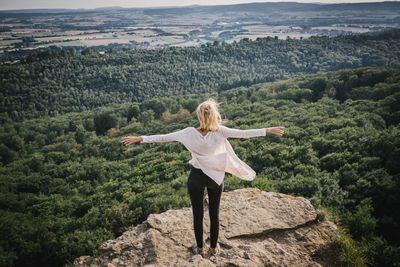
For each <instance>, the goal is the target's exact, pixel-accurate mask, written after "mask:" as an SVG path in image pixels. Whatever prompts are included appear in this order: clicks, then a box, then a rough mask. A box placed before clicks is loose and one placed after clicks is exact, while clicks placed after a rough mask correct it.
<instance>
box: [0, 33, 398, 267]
mask: <svg viewBox="0 0 400 267" xmlns="http://www.w3.org/2000/svg"><path fill="white" fill-rule="evenodd" d="M352 38H355V37H349V39H347V38H344V37H342V43H341V45H338V43H330V42H327V43H326V46H330V47H331V49H335V50H336V49H339V48H340V47H341V48H342V49H343V48H344V46H345V43H346V42H348V43H347V45H348V48H350V47H354V49H360V50H362V49H365V50H364V52H365V53H368V52H366V51H370V52H371V51H372V50H371V49H372V47H375V48H376V49H378V47H380V48H379V49H378V50H376V51H379V52H380V53H383V54H385V56H382V57H381V54H376V55H373V56H371V55H369V56H368V57H367V56H366V57H365V60H366V59H367V58H370V60H375V59H376V60H377V61H376V62H378V61H379V62H380V60H382V58H386V59H387V60H390V61H387V62H386V63H389V62H392V63H391V64H394V63H393V62H395V59H397V64H399V63H398V52H399V51H398V44H395V43H392V46H391V47H390V49H389V44H387V43H386V45H384V43H383V42H381V41H379V40H375V39H374V38H372V40H369V42H370V44H369V45H364V46H363V47H361V46H358V45H354V42H356V41H355V40H356V39H352ZM345 40H346V41H345ZM313 42H318V43H319V45H321V42H325V41H324V39H314V40H313ZM357 42H366V41H365V40H364V41H362V39H360V40H359V41H357ZM385 42H390V41H388V40H386V41H385ZM260 43H263V44H264V45H263V46H261V45H260ZM248 45H249V47H251V48H249V49H245V46H243V45H242V44H235V45H232V46H222V45H218V46H213V47H205V48H203V49H202V50H200V52H198V53H194V54H190V53H189V52H190V51H192V50H190V49H186V50H185V49H169V50H166V51H164V52H161V51H154V52H152V53H149V54H148V55H144V54H141V53H140V52H139V51H137V52H132V53H130V52H126V53H122V54H118V55H117V54H109V55H106V57H107V61H106V62H107V63H101V62H102V59H101V57H100V56H96V55H94V56H93V57H92V58H89V57H85V56H83V57H71V56H67V57H65V58H61V59H58V60H57V59H53V61H51V62H53V65H52V66H47V64H48V63H49V61H48V60H47V59H43V60H38V61H34V62H31V63H26V64H25V65H20V66H7V67H5V66H2V67H1V68H2V71H3V72H4V71H5V70H6V69H7V71H9V72H10V71H12V72H13V73H14V74H15V77H14V78H13V79H11V76H9V77H10V80H9V81H7V83H8V84H11V81H14V82H15V83H14V84H13V86H15V87H16V86H18V88H20V89H21V90H20V91H16V94H15V95H13V97H12V98H11V99H13V101H17V99H21V98H20V96H22V95H23V93H22V92H24V90H25V89H24V88H28V87H29V86H30V85H34V84H37V85H39V81H43V79H45V78H46V77H47V79H48V86H43V88H42V89H43V90H31V92H32V94H34V93H36V95H32V98H31V99H30V101H31V104H32V106H31V109H27V108H26V107H20V109H19V110H18V109H17V113H18V114H19V115H22V114H24V113H25V112H26V113H28V112H31V113H32V115H37V114H38V113H37V114H35V112H39V111H40V109H37V108H38V107H40V106H41V105H44V106H45V105H47V104H46V103H45V102H41V101H42V100H46V99H47V98H46V95H48V96H49V97H50V94H51V96H52V97H54V99H55V100H54V102H52V103H53V104H54V105H53V106H50V108H52V109H54V110H58V111H59V112H60V113H63V112H67V111H71V110H74V109H78V102H75V101H77V100H78V99H80V93H79V92H81V93H82V91H80V90H81V89H82V88H84V86H87V87H88V89H87V90H94V88H96V89H97V91H96V92H98V94H91V95H89V94H88V95H87V96H88V99H87V100H89V97H90V100H89V102H86V103H91V105H92V106H96V105H103V104H105V103H106V102H107V103H108V102H118V101H120V100H122V99H123V98H122V96H124V94H125V95H127V94H129V93H128V91H129V90H128V89H127V88H124V87H123V86H120V87H118V86H116V87H113V86H112V84H114V83H115V84H116V83H118V81H119V80H120V79H121V76H122V75H126V76H125V78H127V77H129V79H130V81H132V83H126V84H127V85H126V86H132V84H134V83H133V81H134V79H137V81H139V80H140V79H141V78H140V76H136V77H131V76H129V75H127V74H128V73H133V72H131V71H133V70H128V69H129V68H131V67H132V68H142V71H143V72H146V71H149V72H148V74H151V75H152V77H153V78H152V79H151V82H150V81H149V82H145V80H141V82H143V83H144V84H146V85H147V86H148V87H146V88H147V90H148V91H146V90H143V91H141V92H142V94H140V93H139V94H138V96H142V97H144V96H145V94H146V93H145V92H147V94H148V95H147V96H146V97H148V98H149V99H146V100H144V101H132V102H126V103H113V104H112V105H109V106H107V107H96V108H94V109H92V110H86V111H80V112H69V113H66V114H59V115H57V116H52V117H48V116H45V117H43V118H30V119H28V118H26V119H25V120H23V121H18V120H13V119H12V118H11V117H8V116H4V117H3V120H4V121H3V123H2V127H1V128H0V139H1V144H0V235H1V237H2V238H1V239H0V242H1V243H0V265H1V266H69V265H70V264H71V263H72V261H73V259H74V258H75V257H78V256H80V255H95V254H96V253H97V246H98V245H99V244H100V243H102V242H103V241H105V240H107V239H110V238H115V237H116V236H118V235H120V234H121V233H122V232H123V231H124V230H127V229H128V228H129V227H130V226H132V225H135V224H138V223H141V222H142V221H143V220H145V219H146V218H147V216H148V215H149V214H150V213H160V212H163V211H166V210H168V209H175V208H181V207H189V206H190V201H189V197H188V194H187V192H186V181H187V176H188V173H189V170H190V168H189V167H190V166H189V164H188V161H189V160H190V158H191V156H190V152H188V151H187V150H185V148H184V147H183V145H182V144H180V143H177V142H168V143H157V144H154V143H152V144H134V145H131V146H123V145H122V144H121V142H120V140H121V137H123V136H126V135H143V134H146V135H151V134H162V133H168V132H172V131H176V130H179V129H182V128H184V127H187V126H198V121H197V118H196V115H195V112H194V111H195V108H196V106H197V104H198V103H200V102H201V101H203V100H205V99H207V98H208V97H213V98H215V99H216V100H218V101H219V102H222V104H221V107H220V111H221V114H222V115H223V117H224V119H226V123H225V124H226V125H227V126H229V127H233V128H238V129H251V128H259V127H272V126H278V125H281V126H285V135H284V136H283V137H280V138H279V137H274V136H266V137H260V138H251V139H230V142H231V144H232V146H233V147H234V149H235V152H236V153H237V154H238V156H239V157H240V158H242V159H243V160H244V161H245V162H246V163H248V164H249V165H250V166H251V167H252V168H253V169H254V170H255V171H256V172H257V177H256V178H255V179H254V180H253V181H244V180H240V179H238V178H237V177H234V176H231V175H230V174H227V175H226V178H225V191H230V190H234V189H237V188H243V187H257V188H260V189H261V190H265V191H276V192H283V193H287V194H292V195H299V196H303V197H307V198H308V199H310V200H311V201H312V203H313V205H315V207H317V208H318V209H319V210H326V213H327V214H328V215H329V216H332V218H333V219H334V220H335V222H336V223H337V224H338V225H339V226H340V228H341V229H343V233H345V234H344V236H346V238H345V239H343V240H342V242H338V243H337V244H338V245H339V249H340V250H341V252H342V258H341V260H342V263H343V266H398V265H399V263H400V241H399V240H400V212H399V209H398V207H399V205H400V190H399V188H400V187H399V182H400V165H399V164H398V159H399V158H400V128H399V120H400V70H398V69H396V68H388V67H361V68H347V69H341V70H336V71H321V72H318V73H311V74H306V75H299V76H296V77H291V78H289V79H282V80H276V81H270V82H262V83H256V84H252V85H244V86H238V87H236V88H231V89H228V88H224V90H221V91H218V92H217V91H213V92H203V93H200V92H202V91H203V90H202V88H203V89H204V88H208V87H209V86H212V87H215V88H217V87H218V86H216V85H217V84H219V85H220V86H222V85H223V83H225V82H227V81H229V83H230V84H231V85H232V86H233V85H234V84H235V82H234V81H235V79H234V78H232V77H234V76H229V75H233V74H232V73H234V72H235V71H236V73H242V74H243V77H247V79H248V80H249V81H250V80H251V81H253V80H256V79H257V77H264V76H262V75H261V74H262V73H263V72H264V71H267V72H268V71H272V72H271V75H275V74H276V75H277V76H276V77H278V76H279V75H284V74H287V73H290V72H293V73H294V72H295V71H293V70H288V71H283V69H280V68H276V67H272V66H271V65H262V64H264V63H261V62H266V61H267V59H266V58H264V57H263V55H262V51H264V52H265V53H267V54H268V52H267V51H269V49H272V48H271V47H275V48H274V49H276V48H277V47H278V46H280V52H281V53H282V56H284V54H285V53H284V51H285V48H287V47H290V46H294V45H300V46H303V45H304V47H306V46H307V50H304V51H303V53H305V54H303V55H306V54H307V53H309V52H306V51H314V52H315V50H313V49H314V48H313V46H312V45H311V43H308V44H307V45H306V44H301V42H293V43H292V42H290V41H289V42H287V43H285V45H283V43H281V42H278V41H271V40H260V41H257V42H249V44H248ZM393 45H394V46H393ZM264 46H265V47H269V48H268V49H266V50H263V49H262V47H264ZM257 47H258V48H259V49H257ZM315 47H317V46H315ZM383 47H386V49H383ZM239 48H240V49H243V54H241V53H238V58H240V57H241V55H243V58H242V60H243V61H241V60H237V61H236V60H235V59H233V58H229V57H225V56H223V55H219V53H220V52H221V51H229V49H239ZM299 49H300V47H299ZM308 49H309V50H308ZM396 49H397V51H396ZM204 51H208V52H207V53H205V54H203V52H204ZM212 51H219V52H218V53H217V54H214V55H213V54H212ZM237 51H238V50H237ZM299 51H300V50H299ZM324 51H329V49H328V50H324ZM364 52H363V53H364ZM158 53H161V54H158ZM164 53H165V54H164ZM168 53H171V54H174V53H177V54H178V56H177V57H176V58H175V57H172V55H170V56H167V55H166V54H168ZM185 53H189V54H190V56H191V57H192V58H195V57H198V59H199V60H202V62H203V63H202V64H199V65H198V67H199V68H200V67H201V69H202V70H203V72H201V73H200V74H199V73H196V72H192V74H193V76H192V77H193V79H192V80H188V81H187V82H193V81H198V80H197V79H200V78H199V77H200V76H201V75H210V79H207V80H205V81H204V83H203V84H197V82H196V84H197V85H196V86H197V87H196V86H193V84H192V86H193V87H190V88H193V92H192V93H188V94H186V95H184V96H176V95H171V96H159V97H154V96H156V95H158V94H160V95H162V94H163V93H161V92H158V93H156V91H155V90H154V91H152V90H150V89H149V88H153V86H155V85H156V84H159V85H158V86H160V84H163V83H165V82H166V81H165V80H164V79H161V78H160V79H158V78H157V77H167V78H168V79H171V81H169V82H172V84H169V85H168V86H167V87H165V88H166V92H164V93H171V92H173V90H177V91H179V90H183V89H184V88H185V86H181V87H177V86H176V85H177V84H179V83H174V82H173V81H172V80H173V79H176V80H175V81H176V82H177V81H179V79H183V77H181V78H180V76H179V75H178V74H177V73H174V72H175V71H176V72H178V71H179V70H180V68H181V66H182V64H184V62H191V63H190V64H194V65H195V63H194V62H196V61H190V60H184V58H186V59H187V58H188V57H186V56H184V54H185ZM246 53H254V55H255V56H254V57H253V58H251V57H250V59H248V60H251V61H252V62H253V61H254V62H258V63H255V64H260V65H259V66H263V68H262V70H257V71H259V72H257V71H256V72H257V73H258V74H255V76H249V74H245V73H244V72H243V71H244V69H245V66H244V65H242V64H244V59H245V58H246V57H245V56H244V55H246ZM321 53H323V54H326V53H328V54H331V53H333V52H321ZM360 53H361V52H360ZM387 53H389V54H390V55H392V56H394V55H396V58H390V57H389V56H388V55H389V54H387ZM396 53H397V54H396ZM122 55H124V57H120V56H122ZM156 55H157V56H156ZM163 55H164V56H165V57H163ZM272 55H280V53H278V52H276V53H273V54H270V55H269V56H271V57H272ZM307 55H308V56H307V59H306V61H304V60H299V61H297V63H298V62H302V63H301V64H302V65H301V66H299V68H300V69H302V71H306V70H311V69H312V68H313V67H312V66H314V67H316V66H318V67H316V68H322V69H334V68H337V67H338V65H335V64H333V63H332V62H335V60H338V61H337V62H339V61H342V60H343V58H342V56H343V55H344V54H341V53H338V52H335V56H337V57H339V58H340V60H339V59H338V58H336V59H331V60H328V61H325V60H320V59H321V58H323V57H322V54H321V56H319V57H317V58H315V61H313V63H310V59H309V57H311V58H312V56H311V54H307ZM332 55H333V54H331V56H332ZM347 55H348V56H347V57H349V58H350V57H351V59H352V60H354V61H349V63H348V64H350V65H349V67H353V66H354V65H353V63H354V62H358V63H357V64H359V62H360V61H359V60H360V59H359V58H357V56H356V55H355V54H353V53H351V52H348V54H347ZM219 56H220V58H219V60H223V59H225V60H227V61H229V60H234V62H236V63H235V64H232V65H230V66H231V67H232V69H230V70H229V69H225V68H222V66H223V65H220V66H221V68H204V66H205V64H206V63H205V62H209V61H207V60H208V59H210V58H217V57H219ZM286 56H288V55H286ZM140 57H142V58H146V60H147V61H148V62H149V63H148V64H144V65H143V64H140V65H139V64H132V65H130V64H128V65H124V64H122V65H120V62H121V60H122V61H124V60H127V61H129V60H132V62H135V61H136V60H138V59H137V58H140ZM157 57H160V58H161V59H162V61H161V62H163V60H165V61H164V62H165V64H170V65H171V66H172V65H173V66H175V69H173V70H172V69H171V68H159V71H160V72H170V74H171V75H166V76H158V75H156V73H154V72H150V70H151V69H153V70H155V64H156V63H155V62H156V59H157ZM205 57H207V58H208V59H207V60H205ZM290 57H293V58H296V57H295V55H294V54H293V53H292V54H291V55H290ZM135 58H136V59H135ZM150 58H153V60H154V62H153V63H151V62H150ZM259 59H262V60H261V61H258V60H259ZM303 59H304V58H303ZM114 60H115V61H114ZM264 60H265V61H264ZM268 60H271V61H270V62H272V61H273V62H276V63H275V64H284V62H282V61H279V60H276V59H272V58H269V59H268ZM307 60H308V63H307ZM81 61H86V62H85V64H86V67H84V65H82V64H76V63H77V62H81ZM311 61H312V60H311ZM45 62H46V63H45ZM74 62H75V63H74ZM89 62H90V63H89ZM179 62H180V63H179ZM197 62H199V61H197ZM216 62H218V61H217V60H215V61H213V62H212V63H210V62H209V63H207V64H211V65H213V64H217V63H216ZM295 62H296V60H295ZM351 62H353V63H351ZM61 64H62V65H64V68H63V69H62V70H60V69H58V67H57V65H58V66H59V65H61ZM74 64H75V65H74ZM88 64H89V65H90V68H89V66H88ZM159 64H161V65H162V64H164V63H159ZM196 64H197V63H196ZM309 64H311V65H309ZM357 64H355V65H357ZM379 64H381V63H379ZM227 65H229V64H228V63H227ZM73 66H75V67H73ZM113 66H114V67H113ZM116 66H119V67H116ZM120 66H125V67H120ZM252 66H253V65H252ZM307 66H308V67H307ZM125 68H126V72H125V73H124V72H123V71H121V69H125ZM250 68H252V67H250ZM310 68H311V69H310ZM211 69H212V70H211ZM182 71H183V72H185V70H182ZM212 71H215V75H212V73H211V72H212ZM253 71H254V69H253ZM89 72H90V73H92V74H93V76H90V75H89V76H88V79H83V77H84V75H88V73H89ZM138 73H139V72H138ZM227 73H230V74H229V75H228V74H227ZM18 75H23V78H22V79H21V80H20V81H21V82H20V83H18V82H16V81H17V78H16V77H18ZM107 75H110V76H107ZM117 75H120V76H117ZM163 75H165V73H164V74H163ZM199 75H200V76H199ZM246 75H248V76H246ZM78 76H79V77H80V76H81V77H82V79H81V80H80V79H74V80H70V79H67V77H75V78H76V77H78ZM95 76H96V77H102V78H104V77H106V76H107V77H110V78H109V79H105V82H104V83H103V84H100V83H99V82H98V83H93V81H94V80H93V79H95V78H94V77H95ZM49 77H53V78H54V77H58V79H57V80H56V81H53V80H51V79H49ZM222 77H225V78H222ZM239 77H240V76H237V79H238V80H236V81H239ZM167 78H165V79H167ZM3 80H4V77H3ZM61 81H65V83H66V84H61ZM181 81H182V80H181ZM240 81H242V80H240ZM70 82H71V83H76V84H75V85H72V84H68V83H70ZM57 83H59V86H58V87H57V86H56V85H57ZM205 83H207V84H205ZM50 85H51V86H50ZM53 85H54V87H53ZM106 85H107V86H110V88H112V89H113V90H112V91H107V90H106V87H107V86H106ZM101 86H104V87H101ZM187 86H188V88H189V86H190V84H188V85H187ZM50 88H54V91H51V90H50ZM63 88H75V89H74V90H72V89H71V91H69V90H68V91H66V90H65V91H64V90H63ZM91 88H92V89H91ZM101 88H104V90H102V89H101ZM132 88H133V87H132ZM154 88H156V87H154ZM10 92H11V91H10ZM10 92H9V95H11V93H10ZM88 92H89V91H88ZM93 92H94V91H93ZM63 94H64V95H68V97H70V100H71V102H68V103H69V107H70V108H71V109H70V110H67V109H66V106H65V107H61V106H60V103H61V102H57V101H58V100H57V99H59V97H61V95H63ZM111 95H113V96H116V97H114V98H111V97H110V96H111ZM102 96H103V97H104V98H102ZM106 96H107V97H106ZM120 96H121V98H119V97H120ZM150 97H153V98H150ZM107 98H109V99H107ZM102 99H103V100H102ZM106 99H107V101H106ZM87 100H85V101H87ZM125 100H129V99H125ZM130 100H131V99H130ZM13 101H11V102H10V103H9V106H8V107H9V108H11V107H16V106H18V105H19V104H16V103H17V102H13ZM36 101H37V103H36ZM82 101H83V100H82ZM96 101H97V102H96ZM28 102H29V101H28ZM36 104H37V105H36Z"/></svg>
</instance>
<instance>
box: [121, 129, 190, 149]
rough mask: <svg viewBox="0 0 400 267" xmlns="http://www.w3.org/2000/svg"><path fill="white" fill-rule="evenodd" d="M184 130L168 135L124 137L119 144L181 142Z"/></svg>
mask: <svg viewBox="0 0 400 267" xmlns="http://www.w3.org/2000/svg"><path fill="white" fill-rule="evenodd" d="M185 130H186V128H185V129H182V130H179V131H175V132H172V133H168V134H155V135H141V136H126V137H123V138H122V139H123V140H122V141H121V143H124V144H125V145H129V144H132V143H137V142H140V143H165V142H172V141H178V142H182V140H183V137H184V132H185Z"/></svg>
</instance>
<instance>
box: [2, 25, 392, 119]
mask: <svg viewBox="0 0 400 267" xmlns="http://www.w3.org/2000/svg"><path fill="white" fill-rule="evenodd" d="M399 40H400V30H398V29H395V30H392V31H388V32H381V33H378V34H376V33H365V34H360V35H351V36H336V37H326V36H325V37H323V36H321V37H311V38H308V39H303V40H296V39H288V40H280V39H275V38H271V37H267V38H258V39H257V40H255V41H251V40H248V39H243V40H241V41H239V42H235V43H233V44H227V43H218V42H216V43H214V44H207V45H203V46H202V47H200V48H198V47H186V48H179V47H171V48H167V49H154V50H139V49H131V50H126V51H115V52H110V53H106V54H99V53H95V52H91V53H83V54H82V55H79V54H76V53H73V52H72V51H71V52H68V53H66V52H65V51H63V50H62V51H61V52H59V53H58V54H57V52H56V51H57V50H55V51H54V53H53V54H51V56H42V57H38V58H33V59H30V60H29V61H27V62H25V63H22V64H14V65H0V81H1V86H0V113H1V114H0V115H2V117H4V116H9V117H10V118H12V119H13V120H17V119H18V120H22V119H25V118H35V117H40V116H44V115H52V116H53V115H57V114H63V113H66V112H78V111H85V110H91V109H93V108H95V107H101V106H104V105H108V104H113V103H123V102H142V101H143V100H149V99H151V98H153V97H159V96H172V95H184V94H188V93H205V92H213V91H221V90H226V89H230V88H234V87H239V86H248V85H250V84H254V83H259V82H269V81H274V80H277V79H285V78H288V77H292V76H295V75H302V74H307V73H315V72H317V71H329V70H338V69H342V68H357V67H363V66H384V67H391V68H399V67H400V63H399V62H400V61H399V59H400V42H399ZM314 86H324V84H323V83H322V84H319V82H316V84H315V85H314ZM344 89H345V88H344ZM285 93H287V94H291V93H293V92H285ZM304 93H307V92H304ZM153 105H155V103H153ZM187 109H188V110H189V111H191V110H190V109H189V108H187ZM163 111H164V107H163V106H162V104H161V105H160V106H159V108H157V109H154V112H155V114H154V116H155V118H156V119H158V118H159V117H160V116H161V113H162V112H163ZM147 116H149V114H147ZM0 118H1V117H0ZM3 120H4V119H1V120H0V121H3Z"/></svg>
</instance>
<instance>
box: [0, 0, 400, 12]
mask: <svg viewBox="0 0 400 267" xmlns="http://www.w3.org/2000/svg"><path fill="white" fill-rule="evenodd" d="M256 2H257V3H267V2H297V3H320V4H341V3H376V2H385V1H376V0H358V1H351V0H350V1H339V0H332V1H311V0H303V1H293V0H280V1H278V0H277V1H265V0H251V1H243V0H196V1H187V0H173V1H168V2H166V1H160V0H149V1H146V2H143V1H140V2H139V1H130V2H128V1H122V0H89V1H84V2H82V1H77V0H69V1H66V0H57V1H54V0H53V1H51V0H32V1H26V0H3V1H2V3H1V4H0V10H17V9H63V8H67V9H80V8H83V9H92V8H102V7H116V6H118V7H124V8H132V7H133V8H134V7H137V8H145V7H171V6H176V7H183V6H191V5H229V4H243V3H256ZM391 2H398V0H396V1H391Z"/></svg>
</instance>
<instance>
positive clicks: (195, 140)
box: [141, 125, 266, 185]
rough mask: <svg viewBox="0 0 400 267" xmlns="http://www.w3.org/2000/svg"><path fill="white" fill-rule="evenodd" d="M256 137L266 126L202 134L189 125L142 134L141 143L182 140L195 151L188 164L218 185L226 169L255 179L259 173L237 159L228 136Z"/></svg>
mask: <svg viewBox="0 0 400 267" xmlns="http://www.w3.org/2000/svg"><path fill="white" fill-rule="evenodd" d="M257 136H266V128H260V129H248V130H240V129H233V128H228V127H226V126H223V125H220V127H219V129H218V131H209V132H208V133H207V134H206V135H205V136H203V135H202V134H201V133H200V132H199V131H198V130H197V129H196V128H194V127H186V128H184V129H182V130H179V131H175V132H172V133H168V134H157V135H142V136H141V137H142V138H143V141H141V143H153V142H171V141H177V142H180V143H182V144H183V145H184V146H185V147H186V149H187V150H189V151H190V153H191V154H192V159H191V160H189V161H188V163H190V164H191V165H193V166H194V167H195V168H198V169H201V170H202V171H203V172H204V173H205V174H207V175H208V176H209V177H210V178H211V179H213V180H214V181H215V182H216V183H217V184H218V185H221V184H222V182H223V180H224V178H225V172H228V173H231V174H232V175H234V176H237V177H239V178H240V179H243V180H247V181H251V180H253V179H254V178H255V176H256V172H255V171H254V170H253V169H252V168H251V167H250V166H249V165H247V164H246V163H245V162H243V161H242V160H240V159H239V158H238V156H237V155H236V153H235V152H234V151H233V148H232V146H231V144H230V143H229V141H228V138H230V137H232V138H250V137H257Z"/></svg>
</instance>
